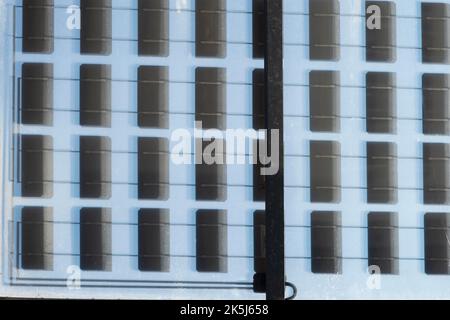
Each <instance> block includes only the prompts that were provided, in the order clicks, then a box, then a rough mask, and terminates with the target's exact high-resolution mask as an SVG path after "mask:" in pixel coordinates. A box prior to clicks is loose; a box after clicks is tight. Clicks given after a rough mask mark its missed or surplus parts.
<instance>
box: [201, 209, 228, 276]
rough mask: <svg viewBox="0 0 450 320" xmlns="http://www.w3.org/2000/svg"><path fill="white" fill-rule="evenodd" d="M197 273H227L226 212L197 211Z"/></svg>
mask: <svg viewBox="0 0 450 320" xmlns="http://www.w3.org/2000/svg"><path fill="white" fill-rule="evenodd" d="M196 225H197V228H196V229H197V231H196V233H197V241H196V248H197V250H196V251H197V271H199V272H227V271H228V261H227V257H228V244H227V242H228V237H227V212H226V211H223V210H198V211H197V217H196Z"/></svg>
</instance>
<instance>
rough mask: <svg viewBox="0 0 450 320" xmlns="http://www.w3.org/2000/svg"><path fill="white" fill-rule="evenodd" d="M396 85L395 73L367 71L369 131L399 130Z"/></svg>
mask: <svg viewBox="0 0 450 320" xmlns="http://www.w3.org/2000/svg"><path fill="white" fill-rule="evenodd" d="M395 87H396V75H395V73H388V72H367V74H366V129H367V132H369V133H390V134H395V133H396V132H397V95H396V88H395Z"/></svg>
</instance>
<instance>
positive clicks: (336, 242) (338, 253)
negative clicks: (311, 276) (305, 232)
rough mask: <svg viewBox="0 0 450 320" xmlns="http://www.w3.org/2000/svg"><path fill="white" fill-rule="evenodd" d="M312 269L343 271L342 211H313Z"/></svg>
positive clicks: (326, 271) (336, 272)
mask: <svg viewBox="0 0 450 320" xmlns="http://www.w3.org/2000/svg"><path fill="white" fill-rule="evenodd" d="M311 271H312V272H313V273H334V274H338V273H342V231H341V213H340V212H330V211H324V212H319V211H315V212H312V213H311Z"/></svg>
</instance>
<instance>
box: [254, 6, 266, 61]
mask: <svg viewBox="0 0 450 320" xmlns="http://www.w3.org/2000/svg"><path fill="white" fill-rule="evenodd" d="M252 11H253V20H252V21H253V58H255V59H258V58H264V55H265V52H264V50H265V46H266V16H265V14H266V13H265V12H266V8H265V3H264V0H253V6H252Z"/></svg>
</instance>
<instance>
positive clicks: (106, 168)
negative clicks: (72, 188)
mask: <svg viewBox="0 0 450 320" xmlns="http://www.w3.org/2000/svg"><path fill="white" fill-rule="evenodd" d="M110 197H111V139H110V138H109V137H87V136H83V137H80V198H92V199H93V198H100V199H109V198H110Z"/></svg>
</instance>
